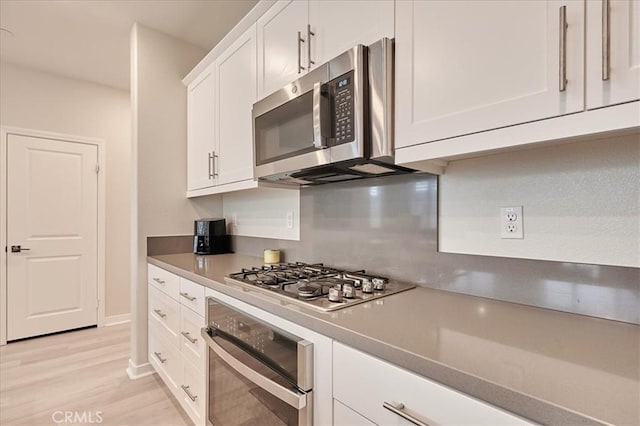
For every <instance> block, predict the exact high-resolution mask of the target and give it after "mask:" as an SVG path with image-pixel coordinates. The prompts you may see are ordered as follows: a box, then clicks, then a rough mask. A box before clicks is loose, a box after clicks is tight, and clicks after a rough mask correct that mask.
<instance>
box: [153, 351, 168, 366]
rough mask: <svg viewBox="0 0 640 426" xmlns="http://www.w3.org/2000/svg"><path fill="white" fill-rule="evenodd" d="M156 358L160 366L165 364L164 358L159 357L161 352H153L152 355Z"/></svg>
mask: <svg viewBox="0 0 640 426" xmlns="http://www.w3.org/2000/svg"><path fill="white" fill-rule="evenodd" d="M153 354H154V355H155V356H156V358H158V361H160V362H161V363H162V364H164V363H165V362H167V359H166V358H162V357H161V356H160V355H162V352H154V353H153Z"/></svg>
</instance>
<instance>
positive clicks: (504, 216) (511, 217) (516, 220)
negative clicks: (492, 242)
mask: <svg viewBox="0 0 640 426" xmlns="http://www.w3.org/2000/svg"><path fill="white" fill-rule="evenodd" d="M523 223H524V221H523V216H522V206H511V207H500V238H503V239H524V225H523Z"/></svg>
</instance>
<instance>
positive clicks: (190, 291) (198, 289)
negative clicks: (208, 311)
mask: <svg viewBox="0 0 640 426" xmlns="http://www.w3.org/2000/svg"><path fill="white" fill-rule="evenodd" d="M179 294H180V298H179V300H180V303H181V304H182V305H183V306H188V307H189V308H190V309H192V310H193V311H194V312H195V313H197V314H198V315H200V316H201V317H204V287H203V286H201V285H200V284H196V283H194V282H193V281H189V280H185V279H184V278H180V293H179Z"/></svg>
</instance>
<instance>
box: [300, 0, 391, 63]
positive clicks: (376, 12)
mask: <svg viewBox="0 0 640 426" xmlns="http://www.w3.org/2000/svg"><path fill="white" fill-rule="evenodd" d="M393 17H394V2H393V0H369V1H361V0H355V1H354V0H340V1H327V0H310V1H309V25H310V29H311V32H312V33H313V35H311V37H310V40H311V56H310V57H311V60H312V61H313V62H315V64H317V65H320V64H322V63H324V62H327V61H328V60H330V59H332V58H334V57H336V56H338V55H339V54H341V53H342V52H344V51H346V50H348V49H350V48H352V47H353V46H355V45H356V44H364V45H365V46H367V45H370V44H372V43H374V42H376V41H377V40H380V39H381V38H383V37H389V38H393V36H394V28H393V25H394V22H393ZM308 63H309V62H308V61H307V64H305V66H306V65H308ZM311 68H313V64H312V65H311Z"/></svg>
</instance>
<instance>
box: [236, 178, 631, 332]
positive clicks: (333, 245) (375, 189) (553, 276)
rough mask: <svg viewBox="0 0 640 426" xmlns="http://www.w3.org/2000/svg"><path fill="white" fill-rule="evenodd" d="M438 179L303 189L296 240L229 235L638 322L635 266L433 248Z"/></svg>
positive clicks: (445, 286) (345, 264)
mask: <svg viewBox="0 0 640 426" xmlns="http://www.w3.org/2000/svg"><path fill="white" fill-rule="evenodd" d="M437 187H438V185H437V177H435V176H432V175H427V174H414V175H406V176H392V177H385V178H377V179H367V180H361V181H353V182H343V183H335V184H330V185H323V186H317V187H311V188H304V189H302V190H301V193H300V241H286V240H274V239H265V238H252V237H234V242H233V244H234V251H235V252H236V253H241V254H248V255H254V256H261V255H262V251H263V249H265V248H279V249H281V250H282V251H283V252H284V259H285V260H289V261H294V260H299V261H305V262H323V263H325V264H326V265H331V266H336V267H340V268H350V269H366V270H367V271H369V272H372V273H377V274H381V275H385V276H388V277H391V278H393V279H395V280H402V281H410V282H414V283H416V284H418V285H421V286H425V287H431V288H437V289H442V290H447V291H452V292H456V293H464V294H470V295H474V296H482V297H488V298H491V299H497V300H504V301H509V302H516V303H522V304H526V305H532V306H539V307H544V308H550V309H557V310H561V311H566V312H573V313H578V314H583V315H590V316H595V317H601V318H607V319H615V320H619V321H625V322H631V323H636V324H638V323H640V313H639V311H640V309H639V307H640V269H638V268H630V267H614V266H601V265H591V264H579V263H568V262H553V261H540V260H528V259H511V258H500V257H489V256H478V255H460V254H448V253H439V252H438V251H437V241H438V238H437V222H438V215H437V209H438V193H437Z"/></svg>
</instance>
